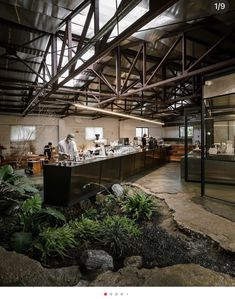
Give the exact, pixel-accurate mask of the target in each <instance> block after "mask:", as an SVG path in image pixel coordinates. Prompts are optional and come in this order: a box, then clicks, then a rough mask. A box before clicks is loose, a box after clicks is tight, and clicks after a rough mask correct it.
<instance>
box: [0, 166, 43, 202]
mask: <svg viewBox="0 0 235 299" xmlns="http://www.w3.org/2000/svg"><path fill="white" fill-rule="evenodd" d="M35 193H38V190H37V189H36V188H34V187H33V186H32V184H31V183H30V182H29V181H28V179H27V178H26V177H24V176H22V175H18V174H16V173H15V172H14V170H13V168H12V166H11V165H4V166H2V167H0V200H9V201H17V200H19V199H22V197H29V196H32V194H35Z"/></svg>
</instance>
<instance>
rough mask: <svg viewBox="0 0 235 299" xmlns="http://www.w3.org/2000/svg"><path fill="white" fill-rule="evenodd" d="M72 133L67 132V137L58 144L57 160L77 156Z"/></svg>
mask: <svg viewBox="0 0 235 299" xmlns="http://www.w3.org/2000/svg"><path fill="white" fill-rule="evenodd" d="M74 137H75V136H74V134H72V133H69V134H68V135H67V137H66V138H65V139H63V140H61V141H60V142H59V144H58V153H59V160H60V161H61V160H65V159H68V158H70V159H74V158H75V157H77V156H78V149H77V145H76V142H75V141H74V140H73V139H74Z"/></svg>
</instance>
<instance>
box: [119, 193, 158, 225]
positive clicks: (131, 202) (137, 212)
mask: <svg viewBox="0 0 235 299" xmlns="http://www.w3.org/2000/svg"><path fill="white" fill-rule="evenodd" d="M153 209H154V202H153V197H152V196H149V195H147V194H145V193H143V192H140V193H137V192H135V193H133V194H132V195H128V196H127V197H126V199H125V201H122V203H121V210H122V211H123V212H124V213H125V214H127V215H128V216H129V217H131V218H132V219H135V220H140V219H150V218H151V215H152V212H153Z"/></svg>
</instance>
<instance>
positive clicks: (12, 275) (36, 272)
mask: <svg viewBox="0 0 235 299" xmlns="http://www.w3.org/2000/svg"><path fill="white" fill-rule="evenodd" d="M80 278H81V273H80V270H79V267H77V266H73V267H68V268H60V269H46V268H44V267H42V265H41V264H40V263H39V262H37V261H35V260H32V259H30V258H29V257H28V256H26V255H23V254H19V253H16V252H14V251H6V250H5V249H4V248H2V247H0V285H1V286H74V285H76V284H77V283H78V282H79V280H80Z"/></svg>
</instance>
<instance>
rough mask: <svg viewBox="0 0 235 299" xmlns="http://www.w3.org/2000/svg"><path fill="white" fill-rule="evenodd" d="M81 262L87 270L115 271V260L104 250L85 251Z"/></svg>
mask: <svg viewBox="0 0 235 299" xmlns="http://www.w3.org/2000/svg"><path fill="white" fill-rule="evenodd" d="M81 261H82V263H83V264H84V265H85V267H86V269H87V270H101V271H107V270H113V258H112V256H111V255H109V254H108V253H107V252H105V251H104V250H85V251H84V252H83V253H82V256H81Z"/></svg>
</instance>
